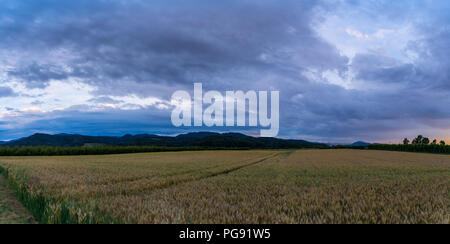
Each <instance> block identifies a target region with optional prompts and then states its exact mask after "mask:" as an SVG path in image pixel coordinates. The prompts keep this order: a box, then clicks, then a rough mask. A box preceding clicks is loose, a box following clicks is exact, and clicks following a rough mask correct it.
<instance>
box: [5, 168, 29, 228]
mask: <svg viewBox="0 0 450 244" xmlns="http://www.w3.org/2000/svg"><path fill="white" fill-rule="evenodd" d="M7 183H8V182H7V181H6V179H5V178H4V177H2V176H0V224H32V223H35V221H34V219H33V217H32V216H31V215H30V214H29V213H28V211H27V210H26V209H25V208H24V207H23V206H22V204H21V203H20V202H19V201H18V200H17V199H16V198H15V197H14V192H13V191H12V190H11V189H10V188H9V187H8V184H7Z"/></svg>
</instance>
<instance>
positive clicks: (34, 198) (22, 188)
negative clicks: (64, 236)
mask: <svg viewBox="0 0 450 244" xmlns="http://www.w3.org/2000/svg"><path fill="white" fill-rule="evenodd" d="M0 175H2V176H4V177H5V178H6V180H7V181H8V183H9V187H10V188H12V189H13V190H14V192H15V195H16V197H17V199H18V200H19V201H20V202H21V203H22V204H23V206H24V207H25V208H26V209H27V210H28V211H29V212H30V214H31V215H32V216H33V217H34V218H35V220H36V221H38V222H39V223H40V224H101V223H110V224H111V223H118V221H117V220H114V219H113V218H111V217H109V216H108V215H107V214H106V213H101V216H102V220H101V221H100V220H99V219H97V218H96V217H95V216H98V215H97V213H98V212H99V209H98V208H93V209H87V208H81V207H79V206H78V205H77V204H76V203H75V201H74V200H72V199H57V198H52V197H49V196H47V195H46V194H45V189H32V187H31V186H30V185H29V184H27V183H26V182H27V180H28V179H27V177H26V174H25V172H18V173H12V172H11V171H10V170H9V169H8V168H5V167H4V166H3V165H1V164H0Z"/></svg>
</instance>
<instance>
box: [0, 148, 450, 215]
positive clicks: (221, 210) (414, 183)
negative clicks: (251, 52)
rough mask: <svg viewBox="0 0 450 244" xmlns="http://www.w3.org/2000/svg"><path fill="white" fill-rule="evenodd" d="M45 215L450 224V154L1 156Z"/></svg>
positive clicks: (19, 188) (2, 167) (26, 199)
mask: <svg viewBox="0 0 450 244" xmlns="http://www.w3.org/2000/svg"><path fill="white" fill-rule="evenodd" d="M0 171H2V173H3V174H4V175H5V176H7V177H8V178H9V180H10V182H11V187H12V188H14V189H15V190H16V192H17V196H18V198H19V199H20V200H21V201H22V203H23V204H24V205H25V206H26V207H27V208H28V209H29V211H30V212H31V213H32V214H33V216H34V217H35V218H36V219H37V220H38V221H39V222H41V223H447V224H448V223H450V156H449V155H433V154H420V153H406V152H387V151H366V150H260V151H257V150H254V151H198V152H160V153H142V154H123V155H104V156H65V157H0Z"/></svg>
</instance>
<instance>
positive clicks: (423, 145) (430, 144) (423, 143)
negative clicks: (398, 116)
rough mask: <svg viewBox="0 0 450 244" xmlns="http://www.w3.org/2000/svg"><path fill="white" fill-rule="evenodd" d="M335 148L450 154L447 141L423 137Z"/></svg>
mask: <svg viewBox="0 0 450 244" xmlns="http://www.w3.org/2000/svg"><path fill="white" fill-rule="evenodd" d="M333 148H337V149H341V148H347V149H362V150H385V151H400V152H424V153H438V154H450V146H447V145H446V143H445V141H440V142H439V143H438V140H436V139H434V140H433V141H431V140H430V139H429V138H427V137H424V136H422V135H419V136H417V137H416V138H414V139H413V140H412V141H410V140H409V139H408V138H405V139H404V140H403V144H371V145H368V146H336V147H333Z"/></svg>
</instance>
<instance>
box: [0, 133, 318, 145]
mask: <svg viewBox="0 0 450 244" xmlns="http://www.w3.org/2000/svg"><path fill="white" fill-rule="evenodd" d="M96 145H108V146H164V147H196V146H198V147H229V148H230V147H232V148H255V149H264V148H267V149H283V148H320V147H326V145H325V144H321V143H314V142H308V141H304V140H283V139H277V138H261V137H251V136H247V135H244V134H240V133H224V134H220V133H213V132H197V133H188V134H183V135H178V136H174V137H170V136H158V135H149V134H142V135H129V134H128V135H125V136H122V137H113V136H84V135H73V134H57V135H49V134H39V133H38V134H34V135H32V136H29V137H26V138H22V139H18V140H14V141H10V142H0V146H9V147H16V146H18V147H23V146H52V147H80V146H96Z"/></svg>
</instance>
